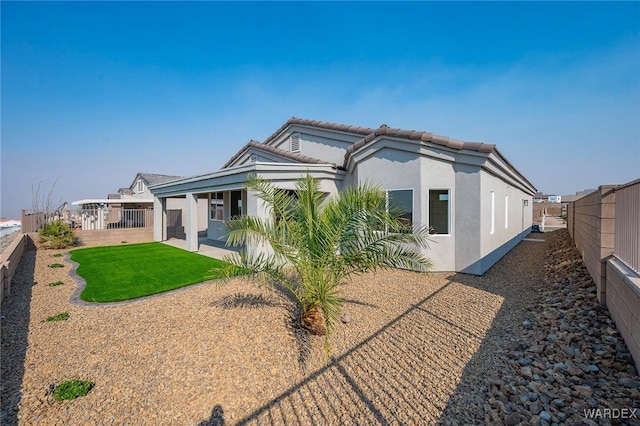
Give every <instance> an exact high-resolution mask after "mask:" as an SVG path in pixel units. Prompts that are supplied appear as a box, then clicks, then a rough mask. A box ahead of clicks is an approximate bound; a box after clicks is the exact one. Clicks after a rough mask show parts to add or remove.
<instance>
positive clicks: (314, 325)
mask: <svg viewBox="0 0 640 426" xmlns="http://www.w3.org/2000/svg"><path fill="white" fill-rule="evenodd" d="M300 323H301V324H302V327H303V328H305V329H307V330H308V331H309V332H310V333H311V334H315V335H317V336H324V335H326V334H327V324H326V321H325V318H324V313H323V312H322V309H320V308H319V307H318V306H314V307H312V308H310V307H308V306H305V307H304V313H303V314H302V319H301V320H300Z"/></svg>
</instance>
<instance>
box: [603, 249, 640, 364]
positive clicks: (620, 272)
mask: <svg viewBox="0 0 640 426" xmlns="http://www.w3.org/2000/svg"><path fill="white" fill-rule="evenodd" d="M607 308H609V313H611V318H613V320H614V321H615V323H616V328H617V329H618V331H619V332H620V334H621V335H622V337H623V338H624V342H625V344H626V345H627V347H628V348H629V352H631V356H632V357H633V359H634V360H635V363H636V367H640V278H638V275H637V274H636V273H634V272H633V271H632V270H631V269H629V268H627V267H626V266H625V265H624V264H623V263H622V262H620V261H619V260H618V259H616V258H612V259H609V261H608V262H607Z"/></svg>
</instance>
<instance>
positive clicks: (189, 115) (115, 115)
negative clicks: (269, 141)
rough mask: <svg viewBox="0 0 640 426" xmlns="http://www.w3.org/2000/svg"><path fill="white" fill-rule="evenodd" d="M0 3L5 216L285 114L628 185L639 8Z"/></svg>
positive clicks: (554, 188)
mask: <svg viewBox="0 0 640 426" xmlns="http://www.w3.org/2000/svg"><path fill="white" fill-rule="evenodd" d="M1 8H2V9H1V11H2V30H1V31H2V33H1V36H2V45H1V47H2V52H1V55H2V65H1V66H2V75H1V78H2V94H1V102H2V105H1V106H2V111H1V114H2V116H1V118H2V130H1V136H2V146H1V154H2V159H1V166H2V170H1V179H2V196H1V202H2V204H1V205H0V214H1V215H2V216H4V217H16V216H18V215H19V212H20V209H21V208H27V209H28V208H30V207H31V205H32V198H33V197H32V185H34V184H37V183H38V182H41V192H43V193H48V192H49V191H52V200H53V201H52V203H53V204H56V206H57V204H58V201H60V202H62V201H68V202H71V201H74V200H78V199H82V198H98V197H106V195H107V194H108V193H113V192H116V191H117V189H118V188H120V187H126V186H129V184H130V183H131V181H132V180H133V178H134V176H135V174H136V173H137V172H147V173H160V174H170V175H182V176H191V175H196V174H202V173H207V172H212V171H215V170H217V169H218V168H219V167H220V166H221V165H222V164H223V163H224V162H225V161H226V160H227V159H228V158H229V157H230V156H231V155H233V154H234V153H235V152H236V151H237V150H238V149H239V148H241V147H242V146H243V145H244V144H245V143H246V142H248V141H249V140H250V139H256V140H260V141H262V140H264V139H266V138H267V137H268V136H269V135H270V134H271V133H272V132H274V131H275V130H276V129H278V128H279V127H280V126H281V125H282V124H283V123H284V122H285V121H286V120H287V119H289V118H290V117H292V116H295V117H301V118H307V119H313V120H323V121H329V122H336V123H342V124H352V125H358V126H365V127H378V126H379V125H380V124H382V123H386V124H388V125H390V126H392V127H400V128H405V129H416V130H425V131H430V132H433V133H436V134H441V135H445V136H449V137H452V138H457V139H463V140H469V141H481V142H486V143H494V144H497V146H498V148H499V149H500V151H501V152H502V153H503V154H504V155H505V156H506V157H507V159H509V161H510V162H511V163H512V164H513V165H514V166H515V167H516V168H518V170H519V171H520V172H522V173H523V174H524V175H525V176H526V177H527V178H528V179H529V180H530V181H531V182H532V183H533V184H534V185H535V186H536V187H537V188H538V189H539V190H540V191H542V192H545V193H549V194H573V193H575V192H576V191H579V190H582V189H585V188H595V187H597V186H599V185H601V184H616V183H625V182H628V181H631V180H633V179H636V178H638V177H640V3H638V2H627V3H614V2H607V3H594V2H589V3H579V2H568V3H556V2H551V3H539V2H534V3H528V2H514V3H507V2H493V3H464V2H424V3H423V2H408V3H387V2H375V3H366V2H355V3H309V2H307V3H298V2H282V3H271V2H258V3H250V2H234V3H222V2H189V3H177V2H175V3H174V2H140V3H134V2H7V1H2V2H1ZM56 179H57V183H56V184H55V187H53V183H54V181H56ZM52 188H53V189H52Z"/></svg>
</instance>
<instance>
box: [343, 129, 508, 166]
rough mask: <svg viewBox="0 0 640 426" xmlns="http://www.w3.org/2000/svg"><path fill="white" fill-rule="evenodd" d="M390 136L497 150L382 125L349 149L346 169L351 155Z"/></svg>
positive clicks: (485, 151)
mask: <svg viewBox="0 0 640 426" xmlns="http://www.w3.org/2000/svg"><path fill="white" fill-rule="evenodd" d="M382 135H385V136H390V137H398V138H404V139H411V140H419V141H421V142H431V143H434V144H436V145H441V146H445V147H447V148H452V149H456V150H462V149H465V150H470V151H477V152H483V153H489V152H493V151H494V150H495V147H496V146H495V145H494V144H486V143H483V142H467V141H463V140H459V139H453V138H449V137H447V136H441V135H434V134H433V133H430V132H426V131H420V130H406V129H400V128H391V127H389V126H388V125H386V124H382V125H380V127H378V128H377V129H375V130H374V131H372V132H370V133H369V134H367V135H365V136H364V137H363V138H362V139H360V140H359V141H357V142H355V143H354V144H352V145H351V146H350V147H348V148H347V152H346V153H345V155H344V165H345V167H346V164H347V161H349V157H350V156H351V154H352V153H353V152H354V151H356V150H358V149H360V148H361V147H362V146H364V145H366V144H368V143H369V142H371V141H372V140H374V139H375V138H377V137H378V136H382Z"/></svg>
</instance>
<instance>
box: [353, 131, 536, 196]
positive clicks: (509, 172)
mask: <svg viewBox="0 0 640 426" xmlns="http://www.w3.org/2000/svg"><path fill="white" fill-rule="evenodd" d="M383 149H391V150H397V151H404V152H409V153H414V154H416V155H420V156H424V157H431V158H433V159H436V160H440V161H446V162H449V163H457V164H465V165H470V166H475V167H478V168H480V169H484V170H486V171H487V172H489V173H491V174H493V175H495V176H497V177H499V178H500V179H502V180H503V181H505V182H507V183H509V184H510V185H513V186H516V187H518V188H520V189H521V190H522V191H524V192H526V193H530V194H531V195H533V193H535V192H536V189H535V188H534V187H533V186H532V185H531V184H530V183H528V182H527V181H526V180H524V179H522V177H520V175H519V172H517V171H516V170H514V169H513V167H512V166H509V165H507V164H506V163H505V162H504V161H502V160H501V159H500V157H498V156H496V155H495V154H494V153H493V152H490V153H483V152H477V151H471V150H465V149H461V150H456V149H453V148H449V147H446V146H442V145H438V144H434V143H431V142H421V141H417V140H407V139H403V138H394V137H388V136H385V135H381V136H379V137H378V138H376V139H374V140H372V141H371V142H369V143H367V144H365V145H364V146H362V147H361V148H360V149H358V150H357V151H355V152H353V153H351V156H350V158H349V162H348V165H347V170H348V171H349V173H353V172H354V169H355V168H356V167H357V163H359V162H361V161H364V160H366V159H367V158H369V157H371V156H374V155H375V154H376V153H377V152H378V151H381V150H383Z"/></svg>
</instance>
